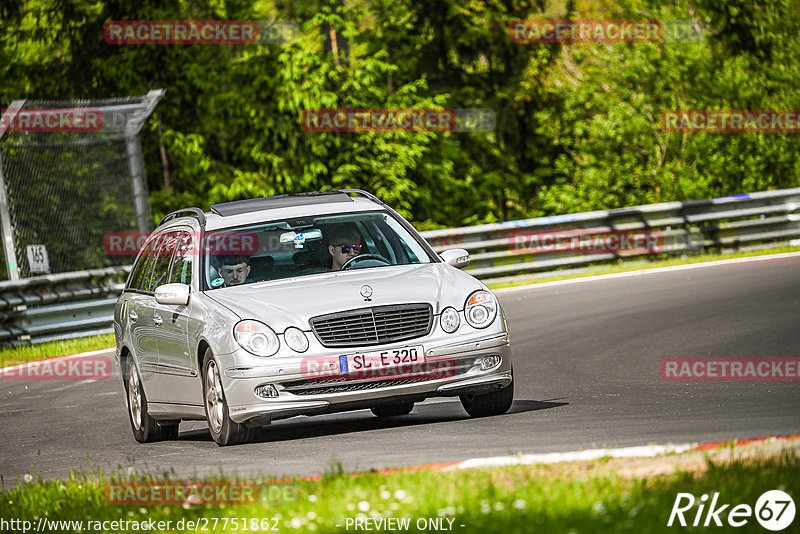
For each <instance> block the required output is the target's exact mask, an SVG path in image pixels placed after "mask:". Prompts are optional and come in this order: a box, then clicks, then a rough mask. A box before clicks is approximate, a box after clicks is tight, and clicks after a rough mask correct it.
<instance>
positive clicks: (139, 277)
mask: <svg viewBox="0 0 800 534" xmlns="http://www.w3.org/2000/svg"><path fill="white" fill-rule="evenodd" d="M157 240H158V238H155V239H151V240H150V241H148V242H147V244H146V245H145V246H144V249H143V250H142V253H141V254H139V259H138V260H137V262H136V265H134V266H133V269H132V271H131V272H132V273H133V274H131V278H130V283H129V284H128V287H127V288H126V289H142V286H143V285H144V284H143V283H142V282H143V281H144V280H147V278H145V273H147V268H148V267H149V266H150V264H151V263H152V259H153V254H152V252H153V245H154V244H155V242H156V241H157Z"/></svg>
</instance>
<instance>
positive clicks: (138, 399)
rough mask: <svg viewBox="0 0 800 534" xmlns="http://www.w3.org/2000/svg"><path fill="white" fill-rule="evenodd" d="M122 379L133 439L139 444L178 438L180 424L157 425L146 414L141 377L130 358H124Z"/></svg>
mask: <svg viewBox="0 0 800 534" xmlns="http://www.w3.org/2000/svg"><path fill="white" fill-rule="evenodd" d="M124 377H125V381H124V384H125V398H126V400H127V405H128V420H129V421H130V423H131V430H133V437H134V439H136V441H138V442H139V443H151V442H153V441H163V440H168V439H175V438H176V437H178V427H179V425H180V422H178V423H172V424H168V425H159V424H158V421H156V420H155V419H153V418H152V417H150V414H149V413H147V396H146V395H145V393H144V387H142V377H141V376H140V375H139V371H138V369H136V364H135V363H134V362H133V358H132V357H128V358H126V364H125V375H124Z"/></svg>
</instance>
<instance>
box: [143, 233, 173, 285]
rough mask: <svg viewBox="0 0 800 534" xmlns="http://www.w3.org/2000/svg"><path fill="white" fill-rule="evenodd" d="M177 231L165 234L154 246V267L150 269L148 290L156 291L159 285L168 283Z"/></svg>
mask: <svg viewBox="0 0 800 534" xmlns="http://www.w3.org/2000/svg"><path fill="white" fill-rule="evenodd" d="M176 239H177V233H176V232H170V233H168V234H164V236H163V237H162V238H161V239H160V240H159V242H158V243H156V245H155V246H154V247H153V253H152V254H153V267H152V268H151V269H150V270H151V271H152V273H153V274H152V275H151V276H150V284H149V285H148V286H147V291H155V290H156V288H157V287H158V286H161V285H164V284H166V283H167V278H168V277H169V265H170V262H171V261H172V254H173V253H174V252H175V240H176Z"/></svg>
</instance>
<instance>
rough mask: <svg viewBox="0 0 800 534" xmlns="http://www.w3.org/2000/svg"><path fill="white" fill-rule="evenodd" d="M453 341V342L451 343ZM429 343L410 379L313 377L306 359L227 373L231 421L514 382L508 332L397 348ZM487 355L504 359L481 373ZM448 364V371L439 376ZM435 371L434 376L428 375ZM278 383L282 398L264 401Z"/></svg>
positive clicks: (370, 404)
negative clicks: (262, 390) (266, 388)
mask: <svg viewBox="0 0 800 534" xmlns="http://www.w3.org/2000/svg"><path fill="white" fill-rule="evenodd" d="M448 341H449V340H448ZM408 345H423V346H424V349H425V359H426V362H431V365H430V366H429V367H425V368H424V369H422V370H419V369H418V370H417V371H419V372H417V373H412V375H410V377H406V376H402V377H391V376H390V377H386V376H384V377H374V378H364V379H361V378H359V379H352V380H351V379H347V378H344V377H342V376H341V375H339V376H334V377H329V378H326V379H319V378H315V379H309V378H308V376H305V375H304V374H303V371H302V369H301V366H302V359H295V361H287V360H286V359H282V360H281V361H275V362H270V363H264V364H262V365H248V366H233V367H228V368H226V369H225V372H224V374H223V377H222V378H223V388H224V389H225V395H226V399H227V401H228V407H229V408H228V409H229V412H230V417H231V419H232V420H234V421H235V422H237V423H242V422H245V421H249V422H251V423H252V424H268V423H269V422H270V421H273V420H275V419H284V418H287V417H294V416H297V415H319V414H325V413H333V412H340V411H349V410H356V409H362V408H370V407H373V406H379V405H382V404H391V403H394V402H398V401H413V402H419V401H422V400H424V399H426V398H429V397H441V396H454V395H462V394H468V393H484V392H488V391H492V390H493V389H499V388H502V387H506V386H508V385H509V384H511V381H512V375H511V347H510V342H509V337H508V332H500V333H497V332H495V333H493V334H488V333H487V334H484V335H479V336H473V337H470V338H469V339H461V340H459V341H456V342H447V343H442V342H439V343H438V344H436V345H434V344H433V343H424V342H422V343H414V342H413V341H412V342H409V343H405V344H399V345H397V346H396V347H393V346H387V347H380V349H381V350H383V349H391V348H399V347H401V346H408ZM487 356H499V363H497V364H496V365H495V366H494V367H491V368H488V369H485V370H484V369H481V362H482V361H483V360H484V358H485V357H487ZM439 365H441V366H442V367H441V368H444V366H445V365H446V366H447V367H446V368H447V372H446V373H441V372H437V370H438V369H440V367H439ZM428 370H432V372H428ZM266 384H272V385H274V386H275V388H276V390H277V392H278V396H277V397H275V398H261V397H259V396H257V395H256V394H255V388H256V387H258V386H262V385H266Z"/></svg>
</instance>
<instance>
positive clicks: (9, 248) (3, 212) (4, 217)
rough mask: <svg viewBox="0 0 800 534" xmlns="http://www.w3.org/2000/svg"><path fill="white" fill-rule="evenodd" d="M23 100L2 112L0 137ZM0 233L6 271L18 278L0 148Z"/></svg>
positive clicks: (10, 277)
mask: <svg viewBox="0 0 800 534" xmlns="http://www.w3.org/2000/svg"><path fill="white" fill-rule="evenodd" d="M23 105H25V100H14V101H13V102H12V103H11V105H10V106H9V107H8V109H6V110H5V111H4V112H3V118H2V120H0V139H2V138H3V134H4V133H6V128H8V127H10V125H11V123H12V122H13V120H14V117H15V116H16V115H17V113H18V112H19V110H20V109H21V108H22V106H23ZM0 235H2V238H3V253H4V254H5V256H6V272H8V279H9V280H19V264H18V263H17V251H16V249H15V248H14V227H13V226H11V216H10V215H9V213H8V193H7V192H6V181H5V178H4V177H3V152H2V150H0Z"/></svg>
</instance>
